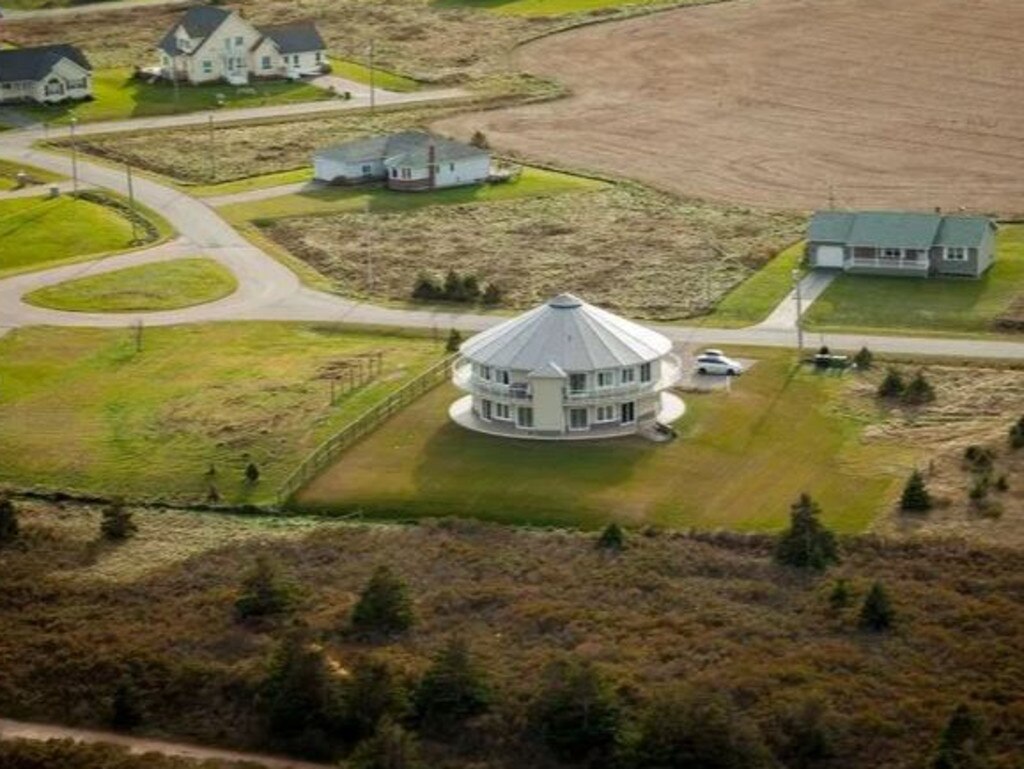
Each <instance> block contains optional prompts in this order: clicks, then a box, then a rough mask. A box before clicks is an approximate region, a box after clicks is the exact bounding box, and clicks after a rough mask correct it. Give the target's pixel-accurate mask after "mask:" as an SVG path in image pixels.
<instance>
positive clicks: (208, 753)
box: [0, 718, 327, 769]
mask: <svg viewBox="0 0 1024 769" xmlns="http://www.w3.org/2000/svg"><path fill="white" fill-rule="evenodd" d="M0 738H17V739H23V740H40V741H42V740H74V741H75V742H103V743H109V744H111V745H121V746H123V747H126V748H128V750H129V751H130V752H132V753H139V754H143V753H161V754H163V755H165V756H178V757H181V758H191V759H195V760H198V761H204V760H205V761H209V760H214V761H226V762H232V763H242V762H247V763H250V764H259V765H261V766H265V767H268V768H269V769H325V767H327V764H313V763H310V762H308V761H298V760H296V759H292V758H281V757H279V756H267V755H263V754H261V753H241V752H238V751H234V750H220V749H218V748H206V747H203V746H201V745H192V744H190V743H187V742H167V741H165V740H153V739H148V738H144V737H132V736H129V735H126V734H116V733H114V732H101V731H96V730H93V729H73V728H71V727H67V726H54V725H52V724H35V723H27V722H24V721H11V720H9V719H6V718H0Z"/></svg>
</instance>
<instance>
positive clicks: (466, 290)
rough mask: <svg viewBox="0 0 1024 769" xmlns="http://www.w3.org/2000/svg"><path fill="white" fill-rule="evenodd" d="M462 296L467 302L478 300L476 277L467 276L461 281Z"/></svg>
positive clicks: (478, 288)
mask: <svg viewBox="0 0 1024 769" xmlns="http://www.w3.org/2000/svg"><path fill="white" fill-rule="evenodd" d="M462 296H463V299H464V300H465V301H467V302H475V301H476V300H477V299H479V298H480V281H479V280H477V277H476V275H467V276H466V277H465V278H463V279H462Z"/></svg>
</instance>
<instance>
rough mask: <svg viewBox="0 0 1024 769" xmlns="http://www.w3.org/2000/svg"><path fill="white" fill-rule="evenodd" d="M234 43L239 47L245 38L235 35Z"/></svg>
mask: <svg viewBox="0 0 1024 769" xmlns="http://www.w3.org/2000/svg"><path fill="white" fill-rule="evenodd" d="M235 45H237V46H238V47H239V48H241V47H242V46H243V45H245V38H243V37H236V38H235Z"/></svg>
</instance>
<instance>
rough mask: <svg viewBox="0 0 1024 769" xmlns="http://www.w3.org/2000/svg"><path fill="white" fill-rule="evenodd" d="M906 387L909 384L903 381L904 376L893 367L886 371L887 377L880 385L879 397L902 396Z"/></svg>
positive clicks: (894, 397) (891, 397)
mask: <svg viewBox="0 0 1024 769" xmlns="http://www.w3.org/2000/svg"><path fill="white" fill-rule="evenodd" d="M906 389H907V385H906V383H905V382H904V381H903V376H902V375H901V374H900V372H899V371H897V370H896V369H894V368H891V369H889V370H888V371H887V372H885V379H883V380H882V383H881V384H880V385H878V397H879V398H885V399H886V400H893V399H896V398H901V397H903V393H904V391H905V390H906Z"/></svg>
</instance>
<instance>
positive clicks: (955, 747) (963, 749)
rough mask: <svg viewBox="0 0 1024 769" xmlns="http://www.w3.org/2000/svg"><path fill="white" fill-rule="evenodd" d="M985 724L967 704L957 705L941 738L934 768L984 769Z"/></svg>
mask: <svg viewBox="0 0 1024 769" xmlns="http://www.w3.org/2000/svg"><path fill="white" fill-rule="evenodd" d="M985 738H986V734H985V725H984V723H983V722H982V720H981V718H979V717H978V716H977V715H976V714H975V713H974V712H973V711H972V710H971V709H970V708H969V707H967V705H965V704H963V703H961V704H959V705H957V706H956V709H955V710H954V711H953V714H952V715H951V716H950V717H949V722H948V723H947V724H946V728H945V729H943V730H942V736H941V737H940V738H939V747H938V750H937V751H936V753H935V759H934V760H933V762H932V767H933V769H982V767H984V766H985V765H986V761H985V753H986V752H987V751H986V746H985Z"/></svg>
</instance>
